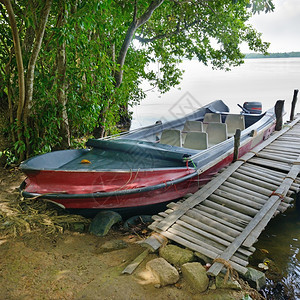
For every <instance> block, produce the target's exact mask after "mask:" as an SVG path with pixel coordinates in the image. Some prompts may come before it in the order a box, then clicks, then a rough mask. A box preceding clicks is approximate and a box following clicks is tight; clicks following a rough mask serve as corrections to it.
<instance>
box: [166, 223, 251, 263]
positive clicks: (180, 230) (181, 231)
mask: <svg viewBox="0 0 300 300" xmlns="http://www.w3.org/2000/svg"><path fill="white" fill-rule="evenodd" d="M168 232H170V233H173V234H176V235H177V236H181V237H183V238H185V239H186V240H187V241H190V242H192V243H194V244H196V245H199V246H201V247H206V249H207V250H209V251H213V252H214V253H216V254H221V253H222V251H223V250H222V249H224V247H222V249H219V248H216V247H213V246H212V245H209V244H207V243H205V242H203V241H202V240H201V239H199V236H198V235H197V234H192V233H191V232H190V231H188V230H186V229H184V228H183V227H181V226H177V227H176V229H175V228H174V227H172V228H170V230H169V231H168ZM231 261H232V262H236V263H238V264H239V265H241V266H247V265H248V261H246V260H243V259H240V258H239V257H237V256H236V255H234V256H232V258H231Z"/></svg>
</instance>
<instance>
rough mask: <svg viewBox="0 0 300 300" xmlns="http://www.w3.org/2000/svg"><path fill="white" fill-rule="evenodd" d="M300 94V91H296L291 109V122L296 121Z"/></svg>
mask: <svg viewBox="0 0 300 300" xmlns="http://www.w3.org/2000/svg"><path fill="white" fill-rule="evenodd" d="M298 92H299V90H294V96H293V101H292V108H291V115H290V121H293V120H294V115H295V107H296V104H297V100H298Z"/></svg>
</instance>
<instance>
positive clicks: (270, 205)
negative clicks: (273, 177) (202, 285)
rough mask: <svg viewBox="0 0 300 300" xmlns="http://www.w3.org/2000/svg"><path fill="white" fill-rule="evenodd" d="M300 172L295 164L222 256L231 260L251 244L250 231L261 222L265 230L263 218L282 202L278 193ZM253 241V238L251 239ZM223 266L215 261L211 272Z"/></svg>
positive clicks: (284, 192) (284, 191) (215, 271)
mask: <svg viewBox="0 0 300 300" xmlns="http://www.w3.org/2000/svg"><path fill="white" fill-rule="evenodd" d="M299 162H300V157H299V159H298V160H297V163H299ZM299 172H300V165H299V164H294V165H293V166H292V168H291V170H290V172H289V174H288V177H287V178H285V179H284V181H283V182H282V184H281V185H280V187H279V188H278V189H277V190H276V195H273V196H271V197H270V199H269V201H268V202H267V203H266V204H265V205H264V206H263V207H262V208H261V210H260V211H259V212H258V213H257V215H256V216H255V217H254V218H253V219H252V220H251V221H250V223H249V224H248V225H247V226H246V228H245V230H244V231H243V232H242V233H241V234H240V235H239V236H238V237H237V238H236V239H235V241H234V242H233V243H232V244H231V245H230V246H229V247H228V248H227V249H226V250H225V251H224V252H223V253H222V254H221V256H220V257H221V258H222V259H225V260H229V259H230V258H231V256H232V255H233V254H234V253H235V252H236V250H237V249H238V248H239V247H240V246H241V245H242V244H243V245H244V246H251V245H252V244H251V243H250V240H248V241H247V242H246V241H245V240H246V239H247V237H248V236H249V235H250V233H251V232H252V231H253V230H254V229H255V228H256V227H257V226H258V225H259V224H260V226H259V228H261V230H263V228H264V226H263V224H262V222H261V221H262V220H263V219H266V217H265V216H266V214H268V212H269V211H270V210H272V214H271V213H270V214H271V217H272V216H273V214H274V212H275V211H276V209H277V206H278V205H279V203H280V198H281V197H279V196H278V195H283V196H284V195H285V194H286V193H287V191H288V190H289V187H290V185H291V184H292V182H293V181H294V178H296V177H297V176H298V174H299ZM251 242H252V240H251ZM222 268H223V264H221V263H214V264H213V265H212V266H211V267H210V269H209V274H210V275H214V276H217V275H218V274H219V272H220V271H221V269H222Z"/></svg>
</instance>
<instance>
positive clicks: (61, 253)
mask: <svg viewBox="0 0 300 300" xmlns="http://www.w3.org/2000/svg"><path fill="white" fill-rule="evenodd" d="M22 179H23V177H22V175H21V174H20V173H19V172H18V171H17V170H11V171H7V170H2V171H1V172H0V210H1V209H2V211H3V210H5V209H6V210H7V209H8V207H9V202H11V201H12V202H14V201H15V199H16V198H17V197H18V193H17V192H16V191H15V188H16V187H17V186H18V185H19V184H20V182H21V181H22ZM6 212H7V211H6ZM34 212H35V213H36V210H28V209H27V212H24V209H23V210H22V214H28V217H26V216H27V215H26V216H25V218H24V220H25V221H26V220H29V218H31V217H32V216H30V215H29V214H33V213H34ZM23 217H24V216H23ZM9 220H11V219H9ZM39 220H40V221H39V222H40V223H41V224H40V225H41V228H42V229H40V228H39V226H38V224H35V225H34V226H32V228H27V230H24V232H19V231H18V230H17V231H16V232H15V235H16V236H15V237H13V235H14V234H13V233H10V235H9V236H4V233H3V232H0V234H1V237H0V253H1V257H0V299H22V300H23V299H24V300H26V299H68V300H71V299H149V300H150V299H151V300H152V299H242V298H243V295H244V294H245V291H244V292H232V291H225V294H224V291H222V290H218V291H209V292H206V293H203V294H196V293H195V292H194V291H193V290H192V289H190V288H189V287H188V286H187V284H186V283H185V282H184V280H183V279H180V281H179V282H178V283H177V284H176V285H172V286H167V287H163V288H157V287H155V285H154V284H153V280H152V279H151V277H150V276H149V273H147V271H146V269H145V264H146V262H147V261H149V260H150V259H153V258H155V257H157V255H156V254H150V255H148V257H147V259H146V260H145V261H144V262H143V263H142V264H141V265H140V266H139V267H138V268H137V269H136V271H135V272H134V274H133V275H122V274H121V272H122V270H123V269H124V268H125V267H126V266H127V264H128V263H130V262H131V261H132V260H133V259H134V258H136V257H137V256H138V255H139V254H140V253H141V252H142V251H143V250H144V248H142V247H141V246H139V245H138V244H136V241H138V240H139V239H140V235H139V234H138V233H136V234H135V233H133V232H125V231H124V230H121V229H120V227H115V228H114V229H113V230H111V231H110V233H109V234H108V235H107V236H106V237H101V238H100V237H96V236H94V235H91V234H88V233H78V232H71V231H63V232H59V231H60V230H56V231H54V230H52V231H49V230H48V231H47V230H45V228H51V226H48V225H49V224H42V223H43V222H46V221H43V220H48V221H47V222H50V221H51V220H50V219H39ZM0 221H1V222H2V224H3V223H5V222H6V221H5V220H4V218H3V214H2V220H0ZM10 222H11V221H10ZM28 222H29V221H28ZM7 226H9V224H8V223H7ZM24 226H25V225H24ZM45 226H48V227H45ZM27 227H28V226H27ZM25 228H26V226H25ZM26 231H27V232H26ZM144 233H145V232H144ZM114 239H119V240H123V241H125V242H126V243H127V244H128V247H127V248H125V249H120V250H115V251H113V252H108V253H100V251H99V247H100V245H102V244H103V243H105V242H107V241H109V240H114ZM224 297H225V298H224Z"/></svg>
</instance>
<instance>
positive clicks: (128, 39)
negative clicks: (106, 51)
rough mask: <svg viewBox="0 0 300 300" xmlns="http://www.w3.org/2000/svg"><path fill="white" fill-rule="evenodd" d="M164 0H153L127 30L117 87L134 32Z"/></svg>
mask: <svg viewBox="0 0 300 300" xmlns="http://www.w3.org/2000/svg"><path fill="white" fill-rule="evenodd" d="M163 2H164V0H154V1H152V2H151V4H150V5H149V7H148V8H147V10H146V11H145V12H144V14H143V15H142V16H141V17H140V18H138V19H136V20H134V21H133V22H131V24H130V26H129V28H128V30H127V33H126V36H125V39H124V42H123V44H122V47H121V50H120V52H119V56H118V59H117V64H118V65H119V70H118V71H116V73H115V76H114V77H115V87H116V88H117V87H119V86H120V84H121V82H122V79H123V70H122V68H123V66H124V62H125V58H126V55H127V51H128V48H129V46H130V43H131V41H132V39H133V37H134V33H135V31H136V30H137V29H138V28H139V27H140V26H142V25H143V24H145V23H146V22H147V21H148V20H149V19H150V18H151V16H152V14H153V12H154V11H155V9H157V8H158V7H159V6H160V5H161V4H162V3H163Z"/></svg>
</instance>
